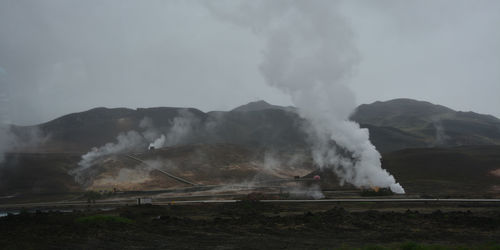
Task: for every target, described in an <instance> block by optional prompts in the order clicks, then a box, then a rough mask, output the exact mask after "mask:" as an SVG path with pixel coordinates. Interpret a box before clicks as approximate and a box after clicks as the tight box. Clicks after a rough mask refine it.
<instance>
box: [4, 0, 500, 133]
mask: <svg viewBox="0 0 500 250" xmlns="http://www.w3.org/2000/svg"><path fill="white" fill-rule="evenodd" d="M339 4H340V8H341V12H342V14H343V15H344V17H345V19H346V21H347V22H348V23H349V24H350V26H351V29H352V32H353V33H354V34H355V43H356V47H357V49H358V51H359V55H360V59H361V60H360V64H359V66H358V67H357V68H356V69H355V71H354V72H353V74H352V78H351V79H350V81H351V83H350V86H351V88H352V89H353V91H354V93H355V95H356V98H357V99H356V103H359V104H360V103H369V102H373V101H376V100H388V99H392V98H401V97H406V98H414V99H419V100H427V101H430V102H433V103H437V104H442V105H445V106H448V107H451V108H454V109H458V110H464V111H469V110H472V111H475V112H479V113H486V114H492V115H495V116H497V117H498V116H500V109H499V107H500V95H499V93H500V71H499V69H500V29H498V24H499V23H500V2H499V1H493V0H492V1H451V0H450V1H404V2H402V1H342V2H339ZM263 48H264V40H263V39H262V37H259V36H258V35H256V34H255V33H254V32H251V31H249V30H248V29H245V28H242V27H240V26H239V25H234V24H231V23H230V22H224V21H221V20H220V19H219V18H217V17H215V16H214V15H213V14H212V13H211V12H210V11H209V10H208V8H207V2H204V1H153V0H151V1H138V0H137V1H121V0H120V1H118V0H116V1H88V0H87V1H69V0H64V1H63V0H61V1H55V0H53V1H34V0H33V1H14V0H11V1H9V0H3V1H1V2H0V91H1V92H0V103H1V106H0V112H1V114H0V115H1V118H2V121H3V122H7V123H15V124H22V125H27V124H35V123H40V122H44V121H48V120H51V119H53V118H56V117H58V116H60V115H64V114H67V113H71V112H78V111H83V110H86V109H90V108H94V107H99V106H106V107H130V108H136V107H152V106H177V107H179V106H183V107H196V108H199V109H201V110H203V111H210V110H229V109H232V108H234V107H236V106H238V105H240V104H244V103H246V102H249V101H255V100H260V99H265V100H267V101H268V102H271V103H273V104H282V105H290V104H291V101H290V99H289V97H288V96H287V95H285V94H282V93H281V92H280V91H279V90H277V89H274V88H273V87H270V86H268V85H267V84H266V83H265V80H264V79H263V77H262V76H261V74H260V72H259V69H258V65H259V63H260V62H261V61H262V56H263V55H262V50H263Z"/></svg>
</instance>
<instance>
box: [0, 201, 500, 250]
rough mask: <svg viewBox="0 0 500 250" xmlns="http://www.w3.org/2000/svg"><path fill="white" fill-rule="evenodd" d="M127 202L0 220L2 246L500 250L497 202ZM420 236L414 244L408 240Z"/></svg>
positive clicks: (22, 214)
mask: <svg viewBox="0 0 500 250" xmlns="http://www.w3.org/2000/svg"><path fill="white" fill-rule="evenodd" d="M407 206H408V205H404V204H375V203H370V202H360V203H357V204H345V205H343V206H342V207H339V206H338V204H324V205H317V204H301V203H298V204H270V203H262V202H258V201H240V202H236V203H225V204H203V203H201V204H194V205H193V204H191V205H168V206H130V207H122V208H118V209H115V210H110V211H101V210H85V211H76V212H71V213H61V212H45V213H42V212H35V213H26V212H24V213H21V214H19V215H9V216H6V217H3V218H0V235H1V236H0V245H2V246H3V248H6V249H43V248H55V249H61V248H62V249H92V248H109V249H116V248H121V249H138V248H141V249H142V248H168V249H234V248H237V249H321V248H325V249H331V248H346V249H350V248H373V247H386V248H403V249H422V247H429V248H436V247H445V248H457V247H466V248H474V249H476V248H484V249H498V247H499V245H498V244H496V243H499V242H498V241H499V238H498V235H500V209H499V207H498V205H497V204H468V205H465V204H435V205H433V206H429V204H419V205H413V209H411V210H409V209H408V208H407ZM412 242H418V243H412Z"/></svg>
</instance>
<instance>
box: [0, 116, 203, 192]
mask: <svg viewBox="0 0 500 250" xmlns="http://www.w3.org/2000/svg"><path fill="white" fill-rule="evenodd" d="M196 122H199V121H198V120H196V118H195V117H194V115H193V114H192V113H190V112H189V111H187V110H183V109H182V110H180V111H179V114H178V116H176V117H175V118H173V119H172V121H171V126H170V128H169V129H168V131H167V133H166V135H165V134H164V133H162V131H160V130H159V129H157V128H156V127H155V126H154V124H153V120H152V119H151V118H149V117H144V118H143V119H142V120H141V121H140V122H139V128H140V129H141V130H142V131H141V132H137V131H135V130H130V131H128V132H126V133H121V134H119V135H118V136H117V137H116V142H109V143H106V144H105V145H103V146H100V147H94V148H92V149H91V150H90V151H89V152H87V153H85V154H84V155H82V159H81V160H80V162H79V163H78V168H76V169H73V170H72V171H70V174H71V175H73V176H74V177H75V179H76V181H77V182H79V183H82V182H83V181H84V180H83V179H84V172H85V171H86V170H87V169H89V168H90V167H92V166H93V165H94V164H96V162H98V160H99V159H101V158H102V157H105V156H109V155H114V154H124V153H130V152H134V151H144V150H146V149H148V148H151V147H154V148H161V147H165V146H174V145H177V144H180V143H182V142H183V141H184V139H185V138H186V137H187V136H188V135H189V134H190V132H191V131H192V127H193V126H194V124H195V123H196ZM0 135H1V134H0ZM148 145H149V146H148Z"/></svg>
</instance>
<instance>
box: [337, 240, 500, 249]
mask: <svg viewBox="0 0 500 250" xmlns="http://www.w3.org/2000/svg"><path fill="white" fill-rule="evenodd" d="M339 249H342V250H347V249H359V250H389V249H399V250H446V249H460V250H462V249H463V250H465V249H483V250H500V244H496V243H490V244H484V245H477V246H459V245H439V244H422V243H416V242H411V241H410V242H404V243H397V244H391V245H387V246H382V245H367V246H363V247H361V248H357V247H349V246H343V247H340V248H339Z"/></svg>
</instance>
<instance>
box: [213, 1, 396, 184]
mask: <svg viewBox="0 0 500 250" xmlns="http://www.w3.org/2000/svg"><path fill="white" fill-rule="evenodd" d="M234 3H235V1H225V2H221V1H217V2H215V3H214V2H210V4H208V8H209V9H210V10H212V12H213V13H214V14H215V15H216V16H218V17H220V18H222V19H223V20H227V21H230V22H232V23H233V24H236V25H239V26H244V27H248V28H251V29H252V30H253V31H254V32H256V33H257V34H258V35H261V36H262V37H263V38H264V39H265V42H266V46H265V49H264V53H263V61H262V63H261V65H260V71H261V73H262V74H263V76H264V77H265V79H266V81H267V83H268V84H269V85H271V86H274V87H276V88H278V89H280V90H282V91H283V92H285V93H287V94H289V95H290V96H291V98H292V101H293V103H294V104H295V106H296V107H297V108H298V112H299V114H300V116H301V117H303V118H305V119H306V120H307V121H308V124H307V128H306V130H307V132H308V134H309V136H310V142H311V144H312V151H313V159H314V162H315V163H316V164H317V165H318V166H319V167H321V168H332V169H333V170H334V171H335V173H336V174H337V175H338V176H339V178H340V179H341V182H342V183H344V182H348V183H351V184H353V185H355V186H357V187H372V186H378V187H389V188H390V189H391V190H392V191H393V192H395V193H404V189H403V188H402V187H401V185H400V184H399V183H396V181H395V179H394V177H393V176H392V175H390V174H389V173H388V172H387V171H386V170H384V169H382V167H381V162H380V158H381V156H380V154H379V152H378V151H377V150H376V149H375V147H374V146H373V144H372V143H371V142H370V140H369V133H368V130H367V129H361V128H360V127H359V125H358V124H357V123H355V122H353V121H350V120H349V115H350V114H351V113H352V112H353V110H354V109H355V107H356V102H355V100H354V94H353V93H352V91H351V90H350V89H349V87H348V86H347V83H348V81H349V77H350V75H351V73H352V71H353V68H354V66H356V65H357V64H358V62H359V55H358V52H357V49H356V48H355V46H354V42H353V40H352V39H353V34H352V33H351V30H350V29H349V26H348V25H347V24H346V22H345V19H344V18H343V17H342V16H341V15H340V14H339V13H338V6H337V4H336V3H335V1H330V0H324V1H321V0H318V1H292V0H290V1H285V0H282V1H279V0H278V1H244V2H241V1H237V2H236V4H234ZM218 4H220V5H218ZM228 7H229V8H230V9H228Z"/></svg>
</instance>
